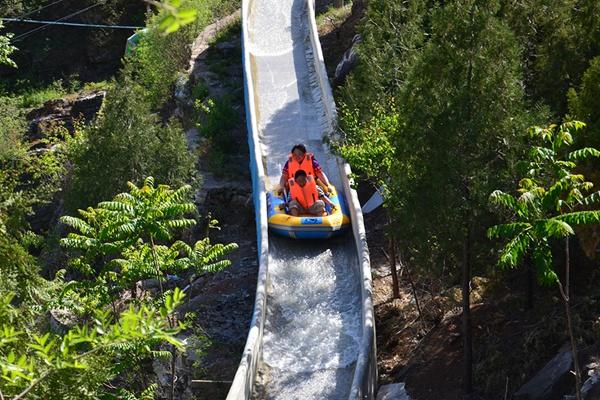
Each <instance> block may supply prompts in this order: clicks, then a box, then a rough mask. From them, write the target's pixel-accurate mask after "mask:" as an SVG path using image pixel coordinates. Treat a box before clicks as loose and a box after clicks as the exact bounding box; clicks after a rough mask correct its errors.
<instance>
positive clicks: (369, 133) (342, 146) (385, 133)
mask: <svg viewBox="0 0 600 400" xmlns="http://www.w3.org/2000/svg"><path fill="white" fill-rule="evenodd" d="M341 114H342V115H343V118H342V119H341V127H342V129H343V132H344V135H343V137H341V138H340V139H339V140H337V141H334V142H333V148H334V150H335V151H336V152H337V153H338V154H340V155H341V156H342V157H343V158H344V159H345V160H346V161H348V163H350V165H352V166H353V168H354V173H356V174H358V175H359V176H360V177H361V178H362V179H364V180H365V181H366V182H368V183H369V184H370V185H371V187H372V188H373V189H374V190H377V191H379V192H380V194H381V196H382V197H383V199H384V206H386V205H387V203H388V201H389V198H390V196H393V194H392V193H390V190H389V188H388V184H389V183H390V181H391V178H392V170H393V168H394V164H395V162H394V148H393V147H392V143H391V140H392V135H393V134H394V133H395V132H396V131H397V130H398V124H399V113H398V110H397V109H396V106H395V104H394V102H393V101H392V100H390V101H389V104H388V105H387V106H384V105H381V104H379V103H374V104H373V106H372V110H370V112H369V115H370V116H369V117H367V118H366V119H365V120H363V118H362V117H361V114H360V112H359V111H358V109H355V110H353V111H350V110H348V109H347V108H346V107H345V106H344V107H342V109H341ZM392 218H393V214H391V213H389V212H388V221H389V222H388V226H387V230H388V231H389V235H390V253H391V254H390V268H391V273H392V285H393V295H394V297H395V298H399V297H400V288H399V282H398V274H397V271H396V254H395V253H396V250H395V249H396V243H395V239H394V237H393V234H392V233H391V227H392V225H393V219H392ZM413 294H414V296H415V302H416V304H417V307H418V306H419V302H418V298H417V295H416V291H413ZM419 314H420V312H419Z"/></svg>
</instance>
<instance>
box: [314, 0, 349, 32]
mask: <svg viewBox="0 0 600 400" xmlns="http://www.w3.org/2000/svg"><path fill="white" fill-rule="evenodd" d="M351 13H352V1H347V2H346V4H345V5H344V7H340V8H337V7H333V6H329V7H328V8H327V10H326V11H325V12H323V13H322V14H319V15H317V16H316V19H317V28H318V30H319V32H320V31H321V30H325V31H328V32H329V31H332V30H334V29H337V28H338V27H339V26H340V25H341V24H342V23H343V22H344V21H345V20H346V19H347V18H348V17H349V16H350V14H351Z"/></svg>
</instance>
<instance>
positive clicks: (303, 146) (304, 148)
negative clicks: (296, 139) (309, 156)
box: [290, 143, 306, 153]
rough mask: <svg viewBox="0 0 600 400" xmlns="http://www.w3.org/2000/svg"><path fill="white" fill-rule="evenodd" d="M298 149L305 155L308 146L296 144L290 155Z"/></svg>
mask: <svg viewBox="0 0 600 400" xmlns="http://www.w3.org/2000/svg"><path fill="white" fill-rule="evenodd" d="M296 149H298V150H300V151H301V152H303V153H306V146H305V145H303V144H302V143H298V144H295V145H294V147H292V151H290V153H293V152H294V150H296Z"/></svg>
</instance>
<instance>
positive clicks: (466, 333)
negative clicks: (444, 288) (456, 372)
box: [462, 223, 473, 400]
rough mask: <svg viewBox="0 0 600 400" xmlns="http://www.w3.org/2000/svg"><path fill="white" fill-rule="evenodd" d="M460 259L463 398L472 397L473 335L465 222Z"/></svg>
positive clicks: (469, 249) (469, 239)
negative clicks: (461, 256) (464, 235)
mask: <svg viewBox="0 0 600 400" xmlns="http://www.w3.org/2000/svg"><path fill="white" fill-rule="evenodd" d="M466 228H467V231H466V237H465V240H464V242H463V260H462V336H463V362H464V371H463V399H464V400H470V399H472V398H473V337H472V334H473V332H472V329H471V299H470V294H471V260H470V258H471V228H470V226H469V225H468V223H467V227H466Z"/></svg>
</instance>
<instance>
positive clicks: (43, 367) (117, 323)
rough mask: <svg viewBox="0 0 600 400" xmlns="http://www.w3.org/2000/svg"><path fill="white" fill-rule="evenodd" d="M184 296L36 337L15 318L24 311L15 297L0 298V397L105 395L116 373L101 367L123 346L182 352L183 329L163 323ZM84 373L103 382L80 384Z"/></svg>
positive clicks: (176, 294)
mask: <svg viewBox="0 0 600 400" xmlns="http://www.w3.org/2000/svg"><path fill="white" fill-rule="evenodd" d="M183 296H184V294H183V293H182V292H181V291H180V290H176V291H175V292H174V293H173V294H172V295H168V296H167V298H166V301H165V305H164V306H162V307H160V309H157V308H155V307H152V306H145V305H144V306H142V307H140V308H139V309H134V308H133V307H132V308H129V309H128V310H127V311H125V312H123V313H121V314H120V315H119V316H118V317H117V318H116V319H113V318H112V317H111V316H110V314H109V313H105V312H102V311H98V312H97V313H96V314H95V316H94V317H93V319H92V321H91V322H90V323H87V324H83V325H79V326H76V327H74V328H71V329H69V330H68V331H67V332H66V333H65V334H63V335H59V334H55V333H51V332H46V333H37V332H36V330H34V329H31V327H29V329H27V327H24V326H23V324H22V323H19V317H18V314H19V312H20V311H22V310H18V309H16V308H15V307H14V306H12V305H11V303H12V301H13V294H12V293H6V294H4V293H3V295H2V297H1V298H0V320H1V321H2V322H1V323H0V371H1V374H2V375H1V378H2V383H1V384H0V393H1V394H2V396H3V397H4V396H11V398H12V399H16V400H20V399H23V398H25V397H28V398H44V399H72V398H81V397H77V396H84V393H86V391H87V395H88V396H89V394H90V393H96V394H100V393H102V392H104V391H105V389H103V384H104V383H107V382H108V381H109V380H111V379H112V378H114V372H112V373H111V372H109V371H110V370H111V369H112V368H111V367H108V368H106V367H103V364H102V363H107V362H110V360H111V359H115V358H116V357H118V356H119V353H120V352H121V351H122V349H123V348H124V346H127V345H128V344H137V345H141V347H142V348H143V347H144V346H148V345H150V344H153V343H156V342H162V341H167V342H169V343H171V344H172V345H174V346H177V347H178V348H183V343H182V342H181V341H179V340H178V339H177V338H175V336H174V335H175V334H176V333H177V332H179V331H180V330H181V329H182V327H183V326H182V325H181V324H178V325H177V326H173V325H172V324H168V323H167V318H168V317H169V316H170V315H171V314H172V313H174V311H175V308H176V307H177V306H178V305H179V304H181V301H182V299H183ZM39 317H40V315H37V318H39ZM104 365H107V364H104ZM106 370H108V371H106ZM88 372H92V373H93V374H96V375H99V376H100V377H101V380H100V381H98V380H97V379H92V380H91V382H86V381H83V382H81V381H80V379H77V378H80V377H81V376H90V374H88ZM106 372H108V373H106ZM73 380H75V381H77V382H78V383H79V385H80V386H79V387H75V388H73V387H71V385H70V384H69V383H71V382H72V381H73Z"/></svg>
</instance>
